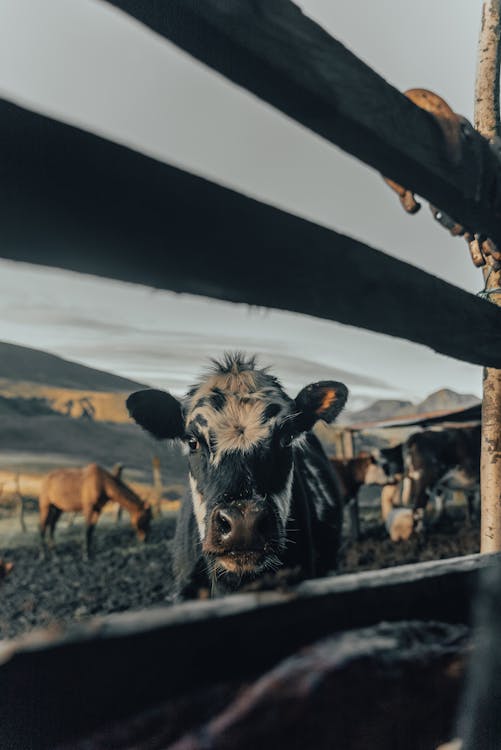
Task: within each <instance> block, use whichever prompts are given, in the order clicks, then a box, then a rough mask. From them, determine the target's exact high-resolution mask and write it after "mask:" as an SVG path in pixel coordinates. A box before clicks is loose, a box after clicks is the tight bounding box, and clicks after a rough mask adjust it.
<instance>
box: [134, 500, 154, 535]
mask: <svg viewBox="0 0 501 750" xmlns="http://www.w3.org/2000/svg"><path fill="white" fill-rule="evenodd" d="M152 515H153V514H152V512H151V506H150V504H149V503H143V506H142V508H138V510H137V511H136V513H135V514H134V516H133V518H132V525H133V526H134V528H135V529H136V533H137V538H138V539H139V541H140V542H145V541H146V538H147V536H148V534H149V531H150V526H151V519H152Z"/></svg>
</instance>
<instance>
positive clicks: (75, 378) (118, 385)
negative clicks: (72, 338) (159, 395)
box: [0, 342, 144, 392]
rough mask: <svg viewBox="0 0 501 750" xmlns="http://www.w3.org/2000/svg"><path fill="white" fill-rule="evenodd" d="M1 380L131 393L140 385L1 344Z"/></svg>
mask: <svg viewBox="0 0 501 750" xmlns="http://www.w3.org/2000/svg"><path fill="white" fill-rule="evenodd" d="M0 378H1V379H3V380H14V381H25V382H30V383H38V384H40V385H48V386H52V387H53V388H70V389H75V390H85V391H109V392H116V391H130V390H133V389H135V388H141V387H143V388H144V385H142V384H141V383H136V382H135V381H134V380H129V379H128V378H122V377H121V376H120V375H113V374H112V373H110V372H104V371H103V370H95V369H94V368H93V367H86V366H85V365H79V364H77V363H76V362H70V361H69V360H67V359H63V358H62V357H57V356H56V355H54V354H48V353H47V352H43V351H40V350H39V349H30V348H29V347H26V346H17V345H16V344H7V343H5V342H0Z"/></svg>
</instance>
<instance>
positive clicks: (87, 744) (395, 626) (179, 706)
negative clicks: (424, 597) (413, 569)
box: [57, 620, 471, 750]
mask: <svg viewBox="0 0 501 750" xmlns="http://www.w3.org/2000/svg"><path fill="white" fill-rule="evenodd" d="M470 650H471V643H470V629H469V628H468V627H467V626H465V625H451V624H449V623H437V622H420V621H416V620H412V621H405V622H395V623H381V624H379V625H375V626H372V627H368V628H361V629H357V630H350V631H345V632H343V633H340V634H336V635H334V636H330V637H329V638H325V639H322V640H320V641H317V642H315V643H314V644H312V645H310V646H307V647H306V648H304V649H301V651H299V652H298V653H296V654H294V655H292V656H290V657H288V658H287V659H285V660H284V661H282V662H280V663H279V664H277V666H276V667H274V668H273V669H271V671H269V672H266V673H265V674H264V675H262V676H261V675H259V676H258V678H257V679H256V680H255V681H253V682H251V683H250V684H244V685H242V684H238V682H237V683H236V684H235V683H233V684H232V686H231V687H229V686H228V685H227V684H223V685H219V686H217V688H215V687H214V686H212V687H210V688H206V689H205V691H203V690H202V691H201V690H198V691H196V692H195V693H194V694H193V695H188V696H183V697H178V698H174V699H173V700H170V701H166V702H165V703H162V704H160V705H159V706H157V707H155V708H153V710H152V709H149V710H148V711H146V712H142V713H139V714H135V715H134V716H129V717H125V718H124V719H122V720H120V721H118V722H114V723H112V722H107V723H106V726H104V727H102V728H101V729H100V730H98V731H97V732H95V733H92V735H90V736H89V735H87V736H85V737H81V738H80V737H79V738H78V739H77V738H72V739H71V740H70V742H69V743H67V744H66V743H65V744H64V745H63V746H62V747H58V748H57V750H90V749H92V750H110V748H123V749H124V750H125V749H126V748H127V750H132V748H134V750H150V749H151V748H152V747H158V748H160V747H162V748H165V750H167V748H168V750H207V748H208V747H210V748H211V750H228V749H229V748H238V749H239V750H254V748H256V747H259V748H260V750H276V749H277V748H307V747H314V748H315V750H332V748H333V747H336V748H350V750H368V749H369V748H370V750H389V748H405V750H429V749H430V748H433V747H436V745H437V743H438V742H440V741H441V740H443V739H444V737H448V736H450V732H451V730H452V725H453V721H454V714H455V710H456V706H457V702H458V698H459V694H460V688H461V686H462V681H463V674H464V671H465V665H466V663H467V660H468V656H469V654H470ZM190 709H191V710H190ZM423 717H426V719H425V720H423Z"/></svg>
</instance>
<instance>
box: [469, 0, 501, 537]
mask: <svg viewBox="0 0 501 750" xmlns="http://www.w3.org/2000/svg"><path fill="white" fill-rule="evenodd" d="M500 11H501V0H484V3H483V6H482V25H481V30H480V37H479V43H478V61H477V79H476V84H475V112H474V115H475V128H476V129H477V130H479V131H480V133H481V134H482V135H483V136H484V137H485V138H487V139H488V140H492V139H493V138H495V137H496V136H497V135H499V63H500V44H499V42H500V29H501V24H500ZM484 279H485V286H486V289H494V288H496V289H497V288H500V287H501V271H498V270H495V269H494V268H493V267H492V266H491V265H488V266H486V267H485V270H484ZM489 299H490V301H491V302H493V303H495V304H496V305H498V306H501V293H500V294H491V295H489ZM480 475H481V480H480V486H481V498H482V521H481V531H480V551H481V552H497V551H500V550H501V370H495V369H493V368H490V367H486V368H485V369H484V375H483V401H482V452H481V465H480Z"/></svg>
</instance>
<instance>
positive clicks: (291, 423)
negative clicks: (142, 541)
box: [127, 353, 348, 595]
mask: <svg viewBox="0 0 501 750" xmlns="http://www.w3.org/2000/svg"><path fill="white" fill-rule="evenodd" d="M347 395H348V391H347V388H346V386H345V385H343V384H342V383H338V382H335V381H324V382H319V383H313V384H311V385H309V386H307V387H306V388H303V390H302V391H301V392H300V393H299V394H298V396H296V398H295V399H292V398H290V397H289V396H288V395H287V394H286V392H285V391H284V389H283V388H282V386H281V384H280V382H279V381H278V380H277V378H275V377H274V376H273V375H271V374H270V372H269V371H268V369H260V368H258V367H257V366H256V362H255V358H254V357H250V358H248V357H245V356H244V355H242V354H239V353H237V354H228V355H226V356H225V358H224V359H223V360H222V361H221V362H216V361H214V362H213V367H212V369H211V370H210V371H209V372H208V373H207V374H206V375H205V377H203V378H202V379H201V380H200V382H199V383H197V384H196V385H195V386H193V387H192V388H191V389H190V390H189V391H188V393H187V395H186V396H185V398H184V399H183V400H182V401H178V400H177V399H176V398H174V397H173V396H172V395H170V394H169V393H166V392H163V391H157V390H146V391H139V392H137V393H134V394H132V395H131V396H130V397H129V399H128V400H127V406H128V409H129V412H130V414H131V416H132V417H133V418H134V419H135V420H136V422H138V424H140V425H141V426H142V427H144V428H145V429H146V430H148V431H149V432H150V433H152V434H153V435H154V436H155V437H157V438H159V439H162V438H163V439H179V440H182V441H183V442H184V443H185V445H186V449H187V451H188V458H189V484H190V492H189V494H188V496H187V497H186V498H185V499H184V501H183V503H182V506H181V512H180V517H179V520H178V524H177V530H176V537H175V540H174V570H175V575H176V581H177V588H178V590H179V592H180V593H182V594H184V595H188V594H190V593H192V592H193V589H196V588H197V586H205V587H209V588H210V589H211V591H212V593H213V594H224V593H227V592H231V591H235V590H237V589H239V588H241V587H242V586H243V585H244V584H246V583H248V582H250V581H252V580H254V579H256V578H259V577H261V576H262V575H263V574H264V573H265V572H266V571H270V570H274V569H276V568H278V567H279V566H285V567H287V568H289V567H290V568H293V567H295V568H297V567H299V568H300V569H301V571H302V575H303V576H304V577H313V576H318V575H324V574H326V573H327V572H328V571H329V570H332V569H333V568H335V567H336V561H337V552H338V547H339V539H340V532H341V523H342V503H341V498H340V492H339V488H338V486H337V482H336V479H335V476H334V473H333V471H332V468H331V465H330V463H329V461H328V459H327V457H326V456H325V454H324V452H323V450H322V448H321V446H320V443H319V441H318V440H317V438H316V437H315V436H314V435H313V433H312V432H311V428H312V427H313V426H314V425H315V423H316V422H317V421H318V420H324V421H326V422H332V421H334V419H335V418H336V416H337V415H338V414H339V412H340V411H341V409H342V408H343V406H344V404H345V402H346V399H347Z"/></svg>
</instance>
